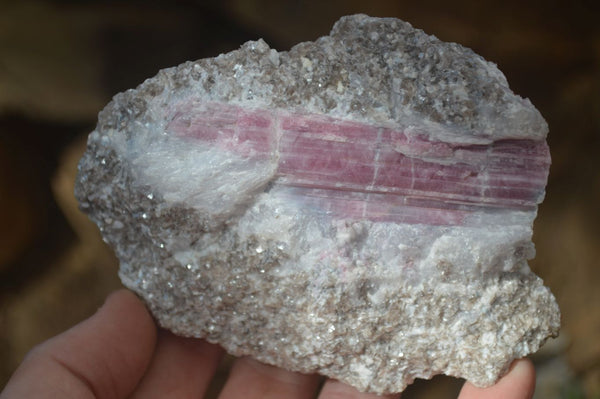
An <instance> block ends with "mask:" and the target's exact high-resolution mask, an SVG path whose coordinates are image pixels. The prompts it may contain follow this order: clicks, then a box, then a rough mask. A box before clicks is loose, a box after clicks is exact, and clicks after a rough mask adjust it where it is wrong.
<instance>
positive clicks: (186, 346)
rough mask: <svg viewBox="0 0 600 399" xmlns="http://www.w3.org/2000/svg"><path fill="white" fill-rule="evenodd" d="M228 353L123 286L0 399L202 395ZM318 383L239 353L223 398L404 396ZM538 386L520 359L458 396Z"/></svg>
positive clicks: (483, 396) (515, 396)
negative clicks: (175, 329) (169, 325)
mask: <svg viewBox="0 0 600 399" xmlns="http://www.w3.org/2000/svg"><path fill="white" fill-rule="evenodd" d="M222 356H223V350H222V349H221V348H220V347H218V346H217V345H212V344H209V343H207V342H205V341H203V340H197V339H190V338H181V337H176V336H174V335H173V334H171V333H169V332H166V331H164V330H160V329H157V327H156V326H155V324H154V321H153V320H152V317H151V316H150V314H149V313H148V311H147V310H146V308H145V307H144V305H143V304H142V303H141V302H140V300H139V299H138V298H137V297H136V296H135V295H134V294H132V293H131V292H129V291H127V290H120V291H117V292H115V293H113V294H111V295H110V296H109V297H108V299H107V300H106V303H105V304H104V306H102V307H101V308H100V309H99V310H98V312H97V313H96V314H95V315H93V316H92V317H90V318H89V319H87V320H85V321H83V322H82V323H80V324H78V325H76V326H75V327H73V328H71V329H70V330H68V331H66V332H64V333H62V334H60V335H58V336H56V337H54V338H52V339H50V340H48V341H46V342H44V343H42V344H40V345H39V346H37V347H36V348H34V349H33V350H32V351H31V352H30V353H29V354H28V355H27V356H26V358H25V359H24V361H23V363H22V364H21V366H20V367H19V368H18V369H17V371H16V372H15V373H14V375H13V376H12V378H11V380H10V381H9V382H8V384H7V385H6V387H5V389H4V391H2V393H0V399H12V398H30V397H31V398H33V397H35V398H64V399H69V398H73V399H75V398H77V399H88V398H89V399H92V398H102V399H109V398H111V399H112V398H149V399H152V398H202V397H203V395H204V393H205V392H206V389H207V388H208V386H209V384H210V382H211V380H212V378H213V376H214V374H215V371H216V369H217V366H218V364H219V362H220V360H221V358H222ZM320 382H321V380H320V377H318V376H316V375H306V374H299V373H293V372H290V371H286V370H282V369H278V368H276V367H272V366H267V365H264V364H261V363H258V362H256V361H254V360H252V359H249V358H239V359H236V360H235V362H234V364H233V366H232V369H231V372H230V375H229V379H228V380H227V382H226V383H225V386H224V387H223V390H222V391H221V393H220V395H219V399H231V398H247V399H254V398H267V399H268V398H289V399H296V398H297V399H304V398H306V399H310V398H314V397H315V396H316V395H318V398H319V399H341V398H344V399H369V398H399V397H400V395H387V396H377V395H373V394H366V393H360V392H358V391H357V390H355V389H354V388H352V387H350V386H348V385H345V384H343V383H341V382H338V381H334V380H326V381H325V382H324V384H323V385H322V387H321V384H320ZM534 386H535V371H534V369H533V365H532V364H531V362H530V361H529V360H524V359H522V360H518V361H516V362H515V363H514V364H513V367H512V368H511V371H510V372H509V373H508V374H507V375H506V376H505V377H504V378H502V379H501V380H500V381H499V382H498V383H497V384H496V385H494V386H492V387H490V388H486V389H479V388H476V387H474V386H473V385H471V384H469V383H468V382H467V383H465V385H464V386H463V388H462V391H461V392H460V395H459V399H475V398H477V399H493V398H503V399H530V398H531V397H532V396H533V391H534ZM319 387H321V390H320V392H318V391H319Z"/></svg>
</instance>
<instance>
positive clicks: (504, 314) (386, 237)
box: [76, 15, 560, 393]
mask: <svg viewBox="0 0 600 399" xmlns="http://www.w3.org/2000/svg"><path fill="white" fill-rule="evenodd" d="M547 130H548V129H547V125H546V123H545V121H544V119H543V118H542V116H541V115H540V113H539V112H538V111H537V110H536V109H535V108H534V107H533V106H532V104H531V103H530V102H529V100H527V99H523V98H521V97H519V96H517V95H515V94H513V93H512V91H511V90H510V89H509V87H508V84H507V82H506V79H505V77H504V75H503V74H502V73H501V72H500V71H499V70H498V69H497V68H496V66H495V65H494V64H491V63H489V62H487V61H485V60H484V59H483V58H481V57H480V56H478V55H476V54H475V53H473V51H471V50H469V49H467V48H464V47H461V46H460V45H458V44H454V43H443V42H441V41H440V40H438V39H437V38H435V37H433V36H429V35H427V34H425V33H424V32H422V31H421V30H417V29H414V28H413V27H412V26H411V25H410V24H408V23H406V22H403V21H400V20H398V19H393V18H371V17H368V16H366V15H354V16H349V17H344V18H342V19H340V20H339V21H338V22H337V23H336V24H335V26H334V27H333V30H332V31H331V34H330V35H329V36H325V37H321V38H319V39H318V40H316V41H315V42H307V43H300V44H298V45H297V46H295V47H293V48H292V49H291V50H290V51H287V52H278V51H275V50H273V49H271V48H269V46H268V45H267V44H266V43H265V42H264V41H262V40H258V41H253V42H248V43H246V44H244V45H243V46H242V47H241V48H240V49H239V50H236V51H232V52H230V53H227V54H222V55H220V56H218V57H216V58H211V59H202V60H199V61H195V62H187V63H184V64H182V65H179V66H177V67H174V68H170V69H165V70H162V71H160V72H159V73H158V75H156V76H155V77H153V78H151V79H148V80H146V81H145V82H144V83H142V84H141V85H140V86H139V87H138V88H136V89H135V90H128V91H126V92H124V93H121V94H118V95H117V96H115V98H114V99H113V101H112V102H111V103H110V104H108V106H107V107H106V108H105V109H104V110H103V111H102V112H101V113H100V115H99V122H98V125H97V128H96V130H95V131H94V132H92V133H91V134H90V136H89V140H88V147H87V151H86V153H85V155H84V156H83V158H82V160H81V162H80V165H79V175H78V181H77V185H76V196H77V198H78V199H79V201H80V204H81V209H82V210H83V211H84V212H86V213H88V214H89V216H90V218H91V219H92V220H93V221H94V222H96V223H97V224H98V226H99V228H100V230H101V231H102V234H103V237H104V239H105V240H106V241H107V242H108V243H109V244H110V245H111V246H112V247H113V248H114V251H115V253H116V255H117V256H118V258H119V260H120V277H121V279H122V281H123V283H124V284H125V285H126V286H127V287H129V288H130V289H131V290H133V291H135V292H136V293H137V294H138V295H139V296H140V297H141V298H142V299H143V300H144V301H145V303H146V304H147V306H148V308H149V309H150V310H151V312H152V314H153V315H154V316H155V318H156V320H157V321H158V323H159V324H160V325H161V326H162V327H164V328H167V329H169V330H171V331H173V332H174V333H176V334H179V335H182V336H188V337H198V338H204V339H206V340H208V341H210V342H213V343H218V344H219V345H221V346H223V347H224V348H225V349H226V350H227V351H228V352H229V353H231V354H233V355H236V356H242V355H249V356H252V357H254V358H256V359H258V360H259V361H261V362H264V363H268V364H272V365H276V366H279V367H283V368H285V369H288V370H292V371H298V372H304V373H315V372H316V373H320V374H322V375H325V376H328V377H331V378H335V379H339V380H341V381H343V382H346V383H348V384H350V385H352V386H354V387H356V388H357V389H359V390H361V391H369V392H376V393H388V392H399V391H402V390H403V389H404V388H405V387H406V386H407V384H410V383H411V382H412V381H413V380H414V379H415V378H430V377H432V376H433V375H435V374H440V373H444V374H448V375H452V376H458V377H463V378H466V379H467V380H469V381H471V382H472V383H473V384H475V385H477V386H489V385H491V384H493V383H494V382H496V381H497V380H498V378H500V377H501V376H502V375H503V374H504V373H506V371H507V370H508V367H509V365H510V364H511V362H512V361H513V360H514V359H516V358H520V357H523V356H526V355H527V354H530V353H532V352H534V351H536V350H537V349H538V348H539V347H540V346H541V345H542V344H543V343H544V341H545V340H546V339H547V338H548V337H550V336H555V335H556V334H557V333H558V329H559V324H560V313H559V309H558V306H557V304H556V301H555V299H554V297H553V296H552V294H551V293H550V291H549V289H548V288H546V287H544V285H543V283H542V281H541V280H540V278H538V277H537V276H536V275H534V274H533V273H532V272H531V271H530V269H529V266H528V264H527V260H528V259H531V258H532V257H533V256H534V253H535V250H534V246H533V244H532V224H533V221H534V218H535V216H536V213H537V206H538V204H539V203H540V202H541V201H542V199H543V197H544V193H545V191H544V190H545V185H546V181H547V177H548V170H549V165H550V155H549V151H548V146H547V145H546V134H547Z"/></svg>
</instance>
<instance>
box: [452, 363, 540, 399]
mask: <svg viewBox="0 0 600 399" xmlns="http://www.w3.org/2000/svg"><path fill="white" fill-rule="evenodd" d="M534 390H535V369H534V368H533V364H532V363H531V361H530V360H529V359H520V360H517V361H515V362H514V363H513V365H512V367H511V369H510V371H509V373H508V374H507V375H505V376H504V377H502V379H501V380H500V381H498V382H497V383H496V385H493V386H491V387H489V388H476V387H475V386H474V385H473V384H471V383H469V382H466V383H465V385H463V388H462V390H461V391H460V395H459V396H458V399H500V398H502V399H531V398H532V397H533V391H534Z"/></svg>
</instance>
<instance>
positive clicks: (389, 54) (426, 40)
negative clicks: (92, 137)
mask: <svg viewBox="0 0 600 399" xmlns="http://www.w3.org/2000/svg"><path fill="white" fill-rule="evenodd" d="M400 70H402V71H401V72H399V71H400ZM400 75H402V78H399V77H400ZM189 97H196V98H197V97H200V98H204V99H207V100H213V101H225V102H231V103H238V104H243V105H245V106H250V107H269V108H285V109H289V108H292V109H298V110H301V111H306V112H315V113H323V114H329V115H332V116H335V117H343V118H353V119H355V120H360V121H363V122H366V123H371V124H380V125H392V126H397V127H398V126H399V127H402V128H410V129H415V130H416V131H418V132H419V133H423V134H427V135H430V136H432V137H434V138H439V139H442V140H443V141H465V142H472V143H489V142H491V141H494V140H500V139H507V138H529V139H534V140H535V139H544V138H545V137H546V134H547V132H548V126H547V124H546V122H545V121H544V119H543V118H542V116H541V114H540V113H539V112H538V111H537V109H535V107H534V106H533V105H532V104H531V102H530V101H529V100H527V99H523V98H521V97H519V96H518V95H515V94H514V93H512V91H511V90H510V88H509V87H508V83H507V81H506V78H505V77H504V75H503V74H502V72H500V70H498V68H497V67H496V66H495V65H494V64H493V63H490V62H487V61H485V60H484V59H483V58H482V57H481V56H479V55H477V54H475V53H474V52H473V51H472V50H471V49H468V48H465V47H463V46H461V45H459V44H456V43H444V42H442V41H440V40H439V39H437V38H436V37H435V36H430V35H427V34H425V33H424V32H423V31H422V30H419V29H414V28H413V27H412V26H411V25H410V24H409V23H407V22H404V21H401V20H398V19H395V18H372V17H368V16H366V15H362V14H359V15H354V16H348V17H343V18H341V19H340V20H339V21H338V22H337V23H336V24H335V25H334V27H333V29H332V31H331V34H330V36H324V37H321V38H319V39H318V40H316V41H315V42H305V43H300V44H298V45H296V46H294V47H293V48H292V49H291V50H290V51H289V52H285V51H283V52H277V51H275V50H273V49H270V48H269V46H268V45H267V44H266V43H265V42H264V41H263V40H262V39H261V40H258V41H251V42H247V43H245V44H244V45H243V46H242V47H241V48H240V49H239V50H235V51H232V52H230V53H227V54H221V55H220V56H218V57H215V58H206V59H201V60H198V61H195V62H186V63H183V64H181V65H179V66H177V67H173V68H169V69H165V70H162V71H160V72H159V73H158V75H157V76H155V77H154V78H150V79H148V80H146V81H145V82H144V83H142V84H141V85H140V86H139V87H138V88H137V89H135V90H128V91H126V92H124V93H121V94H118V95H117V96H115V98H114V100H113V101H112V102H111V103H110V104H109V105H108V106H107V107H106V108H105V110H104V111H103V112H101V114H100V120H99V126H98V128H99V130H104V131H105V130H106V129H108V128H115V129H117V130H119V129H120V128H122V127H124V126H127V125H128V123H130V122H132V121H134V120H136V119H137V120H139V119H140V117H142V118H144V117H145V118H150V119H155V118H153V117H152V116H151V115H148V114H146V111H147V109H148V107H149V106H150V107H151V108H153V109H154V110H156V109H160V108H161V107H162V106H164V104H167V103H171V102H175V101H182V100H184V99H185V98H189ZM113 115H118V116H119V117H118V118H117V119H115V118H114V116H113ZM155 120H156V119H155ZM423 121H425V122H423ZM517 121H518V122H517Z"/></svg>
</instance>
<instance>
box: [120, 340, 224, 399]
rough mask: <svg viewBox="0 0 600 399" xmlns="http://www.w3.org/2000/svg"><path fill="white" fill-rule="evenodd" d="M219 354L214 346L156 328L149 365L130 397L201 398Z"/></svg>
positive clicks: (219, 358)
mask: <svg viewBox="0 0 600 399" xmlns="http://www.w3.org/2000/svg"><path fill="white" fill-rule="evenodd" d="M222 355H223V350H222V349H221V348H220V347H219V346H217V345H212V344H209V343H208V342H206V341H204V340H200V339H194V338H183V337H177V336H175V335H173V334H171V333H170V332H167V331H164V330H160V331H159V336H158V344H157V346H156V351H155V353H154V357H153V359H152V362H151V364H150V368H149V369H148V371H147V372H146V375H145V376H144V378H143V379H142V381H141V383H140V385H139V386H138V388H137V389H136V391H135V394H134V395H133V397H132V398H145V399H146V398H147V399H152V398H201V397H203V396H204V393H205V392H206V389H207V388H208V386H209V384H210V381H211V380H212V378H213V376H214V374H215V371H216V370H217V366H218V365H219V362H220V360H221V357H222Z"/></svg>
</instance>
